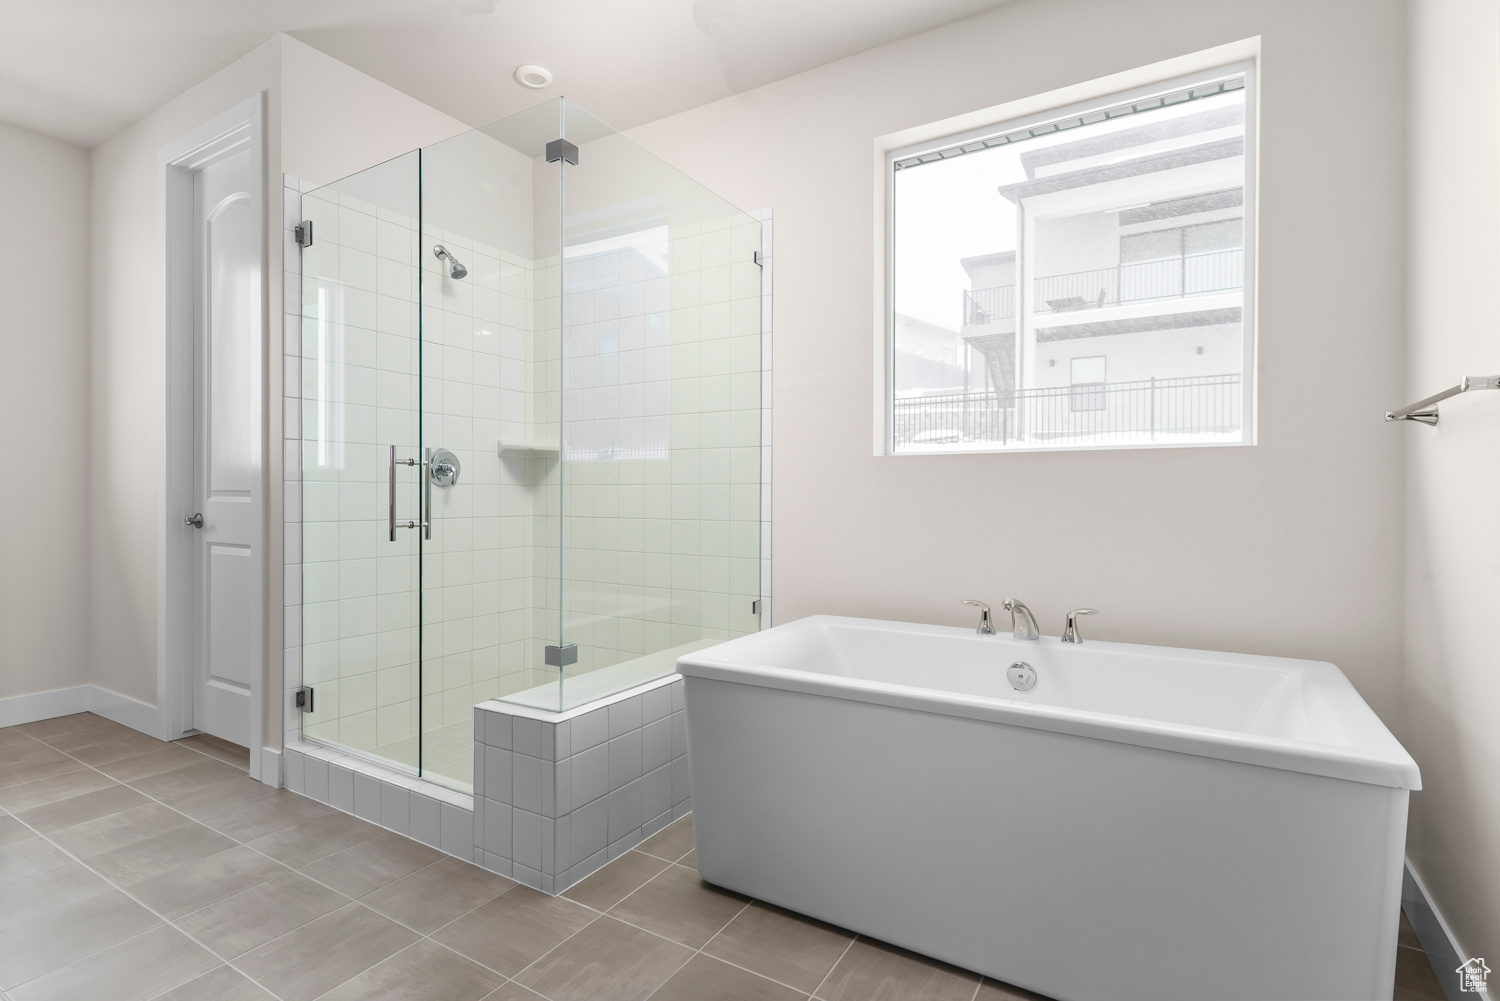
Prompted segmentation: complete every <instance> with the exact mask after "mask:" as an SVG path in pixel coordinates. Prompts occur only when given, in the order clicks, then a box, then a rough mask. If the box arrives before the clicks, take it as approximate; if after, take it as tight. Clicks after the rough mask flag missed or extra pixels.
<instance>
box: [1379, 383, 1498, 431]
mask: <svg viewBox="0 0 1500 1001" xmlns="http://www.w3.org/2000/svg"><path fill="white" fill-rule="evenodd" d="M1474 389H1500V375H1466V376H1464V381H1463V382H1460V383H1459V384H1458V385H1457V386H1454V387H1452V388H1451V389H1445V390H1443V391H1442V392H1441V393H1434V394H1433V395H1431V396H1429V397H1427V399H1425V400H1418V401H1417V402H1416V403H1413V404H1412V405H1411V406H1409V407H1402V408H1401V409H1400V410H1387V411H1386V412H1385V419H1386V420H1388V421H1416V422H1417V423H1419V424H1426V425H1427V426H1428V427H1434V426H1436V425H1437V422H1438V408H1437V405H1438V404H1439V403H1441V402H1442V401H1444V400H1446V399H1447V398H1448V397H1450V396H1457V395H1458V394H1459V393H1467V392H1469V391H1470V390H1474Z"/></svg>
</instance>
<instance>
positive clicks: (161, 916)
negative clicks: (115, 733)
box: [4, 724, 295, 997]
mask: <svg viewBox="0 0 1500 1001" xmlns="http://www.w3.org/2000/svg"><path fill="white" fill-rule="evenodd" d="M121 725H123V724H121ZM22 733H25V731H22ZM25 736H27V737H30V738H31V739H32V740H35V741H36V742H37V743H39V744H42V745H43V746H45V747H51V748H52V750H54V751H57V752H58V753H59V754H62V755H65V756H66V757H69V758H72V759H73V760H74V761H78V763H79V764H81V765H83V766H84V767H85V768H88V769H89V770H91V771H95V772H99V774H100V775H104V777H105V778H107V779H109V780H110V781H111V782H114V783H115V784H117V785H120V786H124V787H125V788H127V789H130V790H131V791H132V792H135V793H138V794H140V795H142V796H145V797H146V798H147V799H149V800H151V801H152V802H155V803H158V804H160V805H162V806H164V807H166V808H167V809H169V810H172V811H174V812H175V813H178V814H180V815H182V816H184V817H187V814H185V813H183V812H182V811H181V810H178V809H176V808H175V807H173V806H172V805H170V804H168V803H162V802H161V800H159V799H157V798H156V797H154V796H151V795H149V794H148V793H144V792H141V791H140V790H139V789H136V788H135V787H134V786H131V785H129V784H128V783H125V782H121V781H120V780H119V779H116V778H114V776H111V775H105V773H104V772H102V771H99V769H97V768H94V766H93V765H90V764H88V763H87V762H84V761H79V759H78V758H74V757H73V755H71V754H68V752H67V751H64V750H62V749H61V748H57V747H52V745H51V744H48V743H47V742H46V741H44V740H42V739H41V738H39V737H32V736H31V734H29V733H26V734H25ZM248 774H249V773H248V772H247V773H246V775H247V776H248ZM105 788H108V787H107V786H106V787H105ZM205 788H206V787H205ZM80 795H87V794H86V793H82V794H80ZM65 798H66V799H71V798H72V797H65ZM58 802H62V800H59V801H58ZM48 805H50V804H48ZM4 809H5V813H7V814H8V815H9V816H10V817H11V818H12V819H14V820H15V821H16V823H18V824H20V825H21V826H23V827H25V828H26V829H27V830H29V831H31V832H32V834H34V835H35V836H36V837H39V838H41V839H42V840H43V841H45V842H46V843H47V844H49V845H51V846H52V847H53V848H56V849H57V850H58V851H60V852H62V853H63V854H64V855H66V856H68V858H70V859H72V860H73V861H74V862H76V863H77V864H78V865H81V866H82V867H83V868H84V869H86V870H87V871H89V872H91V873H93V874H94V875H95V876H98V877H99V878H100V879H102V880H103V881H104V882H105V883H107V884H109V885H110V886H112V887H114V888H115V890H117V891H118V892H120V893H123V894H124V895H125V896H126V897H128V898H130V900H132V901H134V902H135V904H136V905H137V906H139V907H141V908H144V909H145V910H147V911H149V912H150V913H151V914H152V915H154V916H155V917H156V918H157V920H159V921H161V922H162V924H163V925H165V926H167V927H169V928H171V929H172V930H173V931H175V932H177V933H178V934H179V935H182V936H183V937H184V938H186V939H187V940H188V941H190V942H192V943H193V944H194V945H196V946H198V948H200V949H202V950H203V951H204V952H206V953H208V954H209V955H210V956H212V957H214V958H215V959H217V960H218V961H219V962H220V963H221V964H222V965H224V966H227V967H229V968H230V969H232V970H234V972H236V973H238V974H239V975H240V976H242V977H244V978H245V979H246V980H248V981H249V982H250V983H252V984H254V985H255V986H256V987H259V988H260V989H261V990H263V991H265V992H266V993H267V994H270V995H271V996H272V997H277V995H276V993H275V992H274V991H272V990H270V989H269V988H268V987H266V986H265V985H264V984H262V983H261V982H260V981H258V980H256V979H255V978H254V977H252V976H250V975H249V974H248V973H246V972H245V971H244V970H241V969H240V968H239V967H237V966H235V965H234V964H233V963H232V962H231V961H230V960H228V959H225V958H224V957H223V956H221V955H219V953H217V952H215V951H214V950H213V949H212V948H211V947H209V946H208V945H206V944H204V943H203V942H200V941H199V940H198V939H197V938H195V937H193V936H192V935H191V934H189V933H188V932H187V931H185V930H184V929H182V928H179V927H177V923H176V922H175V921H173V920H172V919H171V918H168V917H167V916H166V915H165V914H162V913H161V912H160V911H158V910H157V909H156V908H154V907H152V906H151V905H150V904H148V903H146V902H145V901H144V900H141V899H140V898H139V897H137V896H136V895H135V894H133V893H131V892H130V890H129V888H128V887H125V886H122V885H121V884H119V883H118V882H116V881H115V880H114V879H112V878H111V877H109V876H107V875H105V874H104V873H102V872H100V871H99V870H97V869H95V868H94V867H93V866H91V865H89V864H88V862H86V861H84V860H83V859H81V858H79V857H78V856H77V855H75V854H73V853H72V852H71V851H69V850H68V849H67V848H64V847H63V846H62V845H59V844H57V843H56V842H55V841H53V840H52V839H51V838H49V837H47V835H45V834H43V833H42V832H41V831H39V830H37V829H36V828H35V827H33V826H32V825H30V824H28V823H26V821H24V820H22V819H21V818H20V817H18V816H17V815H16V814H15V813H14V812H12V811H11V810H10V809H9V808H8V807H7V808H4ZM120 812H123V811H120ZM107 816H114V814H107ZM188 819H189V820H193V818H192V817H188ZM193 822H194V823H199V822H198V821H196V820H194V821H193ZM84 823H87V821H84ZM201 826H204V827H207V826H208V825H206V824H203V825H201ZM64 829H65V828H64ZM209 829H210V830H212V828H209ZM215 833H220V834H222V832H215ZM224 837H229V836H228V835H224ZM230 840H231V841H234V842H235V843H236V844H240V843H241V842H239V841H238V840H237V839H235V838H230ZM246 847H249V846H246ZM220 854H222V853H220ZM210 857H212V856H210ZM273 861H274V860H273ZM169 871H170V870H169ZM294 871H295V870H294ZM277 878H279V877H277ZM265 882H270V881H269V880H266V881H265ZM260 885H262V884H260V883H257V884H256V886H260ZM152 930H154V929H148V931H152ZM144 934H147V932H142V933H141V935H144ZM139 937H140V935H132V936H130V937H129V938H126V939H123V940H121V941H122V942H132V941H134V940H135V939H137V938H139ZM120 944H121V942H116V943H115V945H111V946H107V947H106V948H104V949H100V950H99V951H98V952H94V953H90V954H89V956H85V957H82V959H89V958H91V957H93V956H98V955H101V954H102V953H104V952H108V951H109V949H113V948H114V947H115V946H116V945H120ZM236 958H238V957H236ZM81 961H82V960H74V962H81ZM71 965H73V964H72V963H65V964H64V965H63V966H61V967H58V968H57V969H63V968H65V967H67V966H71ZM55 972H57V970H48V971H47V973H43V974H41V976H43V977H45V976H49V975H51V974H52V973H55ZM211 972H213V971H212V970H205V971H204V973H203V974H199V976H203V975H204V974H207V973H211ZM31 979H32V980H37V979H39V978H38V977H32V978H31ZM196 979H197V977H194V978H192V980H196ZM192 980H185V981H183V983H192ZM30 982H31V981H27V983H30ZM17 986H20V985H17ZM181 986H182V984H174V985H173V986H172V987H169V988H167V990H166V991H163V992H162V994H166V993H169V992H171V991H174V990H176V989H177V988H178V987H181ZM161 996H162V995H161V994H157V995H155V997H161Z"/></svg>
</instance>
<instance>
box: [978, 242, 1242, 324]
mask: <svg viewBox="0 0 1500 1001" xmlns="http://www.w3.org/2000/svg"><path fill="white" fill-rule="evenodd" d="M1244 285H1245V252H1244V251H1243V250H1238V249H1236V250H1216V251H1213V252H1211V253H1207V254H1186V255H1183V256H1181V257H1170V258H1167V259H1165V260H1160V261H1141V262H1139V263H1136V264H1122V265H1120V266H1118V267H1114V268H1098V269H1096V270H1094V271H1075V272H1072V273H1071V274H1065V275H1048V276H1046V277H1044V278H1037V279H1035V281H1034V282H1033V289H1034V295H1033V298H1032V303H1033V305H1032V307H1031V311H1032V312H1033V313H1071V312H1076V311H1078V310H1081V309H1101V308H1103V307H1105V306H1119V305H1122V304H1124V303H1132V302H1151V301H1152V300H1159V299H1186V298H1189V297H1190V296H1195V295H1207V294H1210V293H1213V292H1231V291H1234V290H1235V289H1239V288H1243V287H1244ZM1015 315H1016V287H1015V286H1014V285H1000V286H996V287H995V288H980V289H973V290H972V291H965V292H964V312H963V317H964V324H965V325H967V326H974V325H977V324H982V323H994V322H995V321H997V320H1009V319H1013V318H1014V317H1015Z"/></svg>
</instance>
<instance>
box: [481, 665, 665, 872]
mask: <svg viewBox="0 0 1500 1001" xmlns="http://www.w3.org/2000/svg"><path fill="white" fill-rule="evenodd" d="M585 710H586V711H585ZM686 719H687V714H686V712H685V711H684V708H683V698H682V679H681V677H679V676H677V675H671V676H668V677H665V678H659V679H657V680H656V681H652V682H648V683H646V684H644V685H641V686H638V687H636V688H633V689H630V690H629V691H626V692H622V693H620V694H619V695H616V696H613V697H611V698H610V699H607V700H605V701H604V702H602V703H590V704H589V705H587V706H584V707H582V708H581V709H580V710H575V711H573V712H568V713H545V712H535V711H531V710H527V709H526V708H524V707H521V706H514V705H509V704H507V703H504V702H486V703H483V704H481V705H479V706H477V707H476V708H475V710H474V735H475V743H474V809H475V816H474V834H475V843H476V846H477V847H476V850H475V852H474V859H473V861H474V862H475V863H477V864H478V865H481V866H483V867H484V868H486V869H490V870H492V871H494V872H498V873H500V874H501V875H503V876H509V877H510V878H512V879H514V880H516V881H518V882H521V883H525V884H526V885H528V886H532V887H535V888H536V889H538V890H544V891H546V892H547V893H561V892H562V891H563V890H565V889H567V888H568V887H569V886H572V885H573V884H574V883H576V882H578V881H579V880H580V879H582V878H583V877H585V876H587V875H588V874H589V873H591V872H593V871H594V870H595V869H598V868H599V867H600V866H602V865H604V864H605V863H606V862H610V861H612V860H614V859H616V858H618V857H619V856H620V855H622V854H624V853H625V852H627V851H629V850H630V849H631V848H634V847H635V846H636V845H638V844H640V843H641V841H643V840H645V839H646V838H649V837H650V836H651V835H653V834H655V833H656V832H657V831H659V830H661V829H662V828H663V827H666V826H667V825H668V824H670V823H671V822H672V821H674V820H676V819H677V818H678V817H681V816H683V815H684V814H686V813H687V812H688V810H689V809H690V808H691V806H690V802H689V798H688V759H687V726H686Z"/></svg>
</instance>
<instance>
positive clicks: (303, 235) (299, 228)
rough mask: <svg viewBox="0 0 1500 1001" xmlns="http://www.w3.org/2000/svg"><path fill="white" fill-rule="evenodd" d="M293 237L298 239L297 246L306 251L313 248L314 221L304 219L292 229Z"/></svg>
mask: <svg viewBox="0 0 1500 1001" xmlns="http://www.w3.org/2000/svg"><path fill="white" fill-rule="evenodd" d="M292 236H294V237H296V238H297V246H299V247H302V248H303V249H304V250H305V249H306V248H308V247H311V246H312V220H311V219H304V220H303V221H302V222H299V223H298V224H297V225H295V226H293V227H292Z"/></svg>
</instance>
